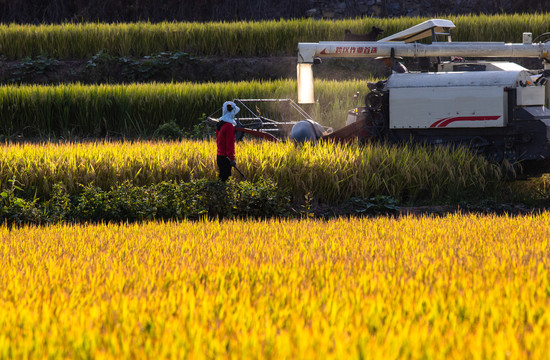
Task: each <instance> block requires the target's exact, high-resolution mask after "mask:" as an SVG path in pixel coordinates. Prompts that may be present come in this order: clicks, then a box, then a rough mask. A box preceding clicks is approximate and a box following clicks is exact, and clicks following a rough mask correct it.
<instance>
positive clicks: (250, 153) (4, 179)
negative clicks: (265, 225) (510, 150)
mask: <svg viewBox="0 0 550 360" xmlns="http://www.w3.org/2000/svg"><path fill="white" fill-rule="evenodd" d="M215 146H216V145H215V142H214V141H182V142H150V141H143V142H90V143H43V144H12V145H9V144H3V145H0V148H1V151H0V183H1V188H4V189H5V188H8V187H9V186H10V180H13V179H15V180H16V181H17V182H18V184H20V186H21V187H22V188H24V189H26V190H29V191H33V192H36V194H37V195H38V196H39V197H41V198H47V197H48V196H49V194H50V192H51V186H52V185H53V184H56V183H62V184H63V185H64V186H65V188H67V189H68V191H69V192H70V193H71V194H77V193H78V192H79V191H80V190H81V189H82V186H85V185H88V184H94V185H95V186H99V187H101V188H103V189H109V188H110V187H112V186H114V185H116V184H117V183H121V182H124V181H130V182H132V183H133V184H135V185H139V186H142V185H149V184H153V183H158V182H161V181H169V180H173V181H188V180H190V179H203V178H206V179H212V180H213V179H215V178H216V177H217V167H216V160H215ZM434 150H435V149H434V148H430V147H420V146H416V147H414V148H412V147H409V146H393V145H392V146H390V145H381V144H368V145H365V146H364V145H361V144H358V143H354V144H347V145H339V144H336V143H333V142H321V143H318V144H317V145H315V146H312V145H311V144H308V143H306V144H304V145H301V146H296V145H294V144H293V143H276V144H274V143H266V142H259V141H256V140H247V141H244V142H242V143H238V145H237V149H236V153H237V161H238V164H239V168H240V169H241V171H242V172H243V173H244V175H245V178H246V179H247V180H249V181H257V180H259V179H261V178H268V179H272V180H273V181H275V182H276V183H277V184H278V185H279V186H281V187H283V188H285V189H289V190H290V191H291V192H292V195H293V197H294V199H296V200H297V201H299V200H300V199H303V197H304V195H306V194H308V193H310V194H311V195H312V196H313V197H314V199H316V200H318V201H321V202H326V203H338V202H342V201H345V200H347V199H349V198H351V197H363V198H368V197H371V196H374V195H386V196H391V197H393V198H395V199H396V200H399V201H403V202H414V201H422V200H440V201H444V200H452V201H458V200H460V199H463V198H469V199H470V198H476V197H488V196H496V195H497V194H498V192H499V191H500V189H501V187H500V186H501V183H500V170H499V169H498V168H497V167H495V166H493V165H491V164H489V163H488V162H487V161H486V160H485V159H483V158H481V157H478V156H476V155H474V154H472V153H470V152H468V151H467V150H465V149H462V148H458V149H449V148H441V149H437V151H434ZM443 190H444V192H443V193H442V192H441V191H443Z"/></svg>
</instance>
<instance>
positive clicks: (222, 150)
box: [216, 122, 235, 160]
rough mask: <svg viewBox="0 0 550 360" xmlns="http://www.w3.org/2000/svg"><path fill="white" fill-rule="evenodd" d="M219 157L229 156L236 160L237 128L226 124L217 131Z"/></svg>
mask: <svg viewBox="0 0 550 360" xmlns="http://www.w3.org/2000/svg"><path fill="white" fill-rule="evenodd" d="M216 142H217V144H218V155H221V156H227V157H228V158H229V159H231V160H235V127H234V126H233V125H231V124H230V123H228V122H226V123H225V124H223V125H222V127H221V128H220V130H219V131H216Z"/></svg>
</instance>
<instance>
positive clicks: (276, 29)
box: [0, 14, 550, 59]
mask: <svg viewBox="0 0 550 360" xmlns="http://www.w3.org/2000/svg"><path fill="white" fill-rule="evenodd" d="M446 18H448V19H450V20H452V21H453V22H454V23H455V25H456V26H457V29H456V30H454V31H453V38H454V40H455V41H505V42H520V41H521V39H522V38H521V36H522V33H523V32H525V31H529V32H532V33H533V35H534V36H537V35H540V34H542V33H544V32H547V31H549V30H550V28H549V25H548V15H547V14H521V15H518V14H516V15H491V16H487V15H468V16H447V17H446ZM424 20H427V19H426V18H420V17H405V18H392V19H388V18H386V19H378V18H368V17H365V18H362V19H354V20H338V21H334V20H312V19H307V20H304V19H302V20H280V21H262V22H233V23H160V24H150V23H123V24H95V23H86V24H61V25H38V26H36V25H16V24H2V25H0V32H1V33H2V37H1V38H0V48H1V49H2V54H3V55H5V56H6V57H7V58H8V59H18V58H19V59H20V58H23V57H25V56H37V55H44V54H47V55H50V56H53V57H57V58H86V57H90V56H92V55H94V54H96V53H97V52H98V51H100V50H104V51H106V52H108V53H110V54H112V55H116V56H143V55H151V54H154V53H159V52H162V51H180V50H183V51H187V52H189V53H191V54H192V55H194V56H198V55H203V56H212V55H218V56H280V55H287V56H292V55H295V54H296V44H297V43H298V42H308V41H309V42H311V41H314V42H316V41H321V40H342V39H343V36H344V30H345V29H351V30H352V31H354V32H359V33H361V32H362V33H365V32H368V31H369V30H370V28H371V27H372V26H373V25H375V26H378V27H380V28H382V29H385V34H388V35H390V34H393V33H396V32H398V31H401V30H404V29H406V28H408V27H411V26H413V25H416V24H418V23H420V22H422V21H424Z"/></svg>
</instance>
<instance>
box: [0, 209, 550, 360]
mask: <svg viewBox="0 0 550 360" xmlns="http://www.w3.org/2000/svg"><path fill="white" fill-rule="evenodd" d="M549 238H550V215H549V214H548V213H543V214H542V215H540V216H523V217H516V218H510V217H496V216H489V217H477V216H448V217H444V218H430V217H421V218H410V217H404V218H400V219H388V218H378V219H371V220H367V219H355V220H335V221H329V222H323V221H311V220H310V221H248V222H241V221H234V222H233V221H231V222H182V223H146V224H142V225H111V226H106V225H95V226H77V225H58V226H51V227H22V228H16V229H12V230H8V229H6V228H5V227H2V228H0V268H1V269H2V271H1V272H0V304H1V305H2V306H0V357H2V358H74V359H80V358H108V359H109V358H117V359H119V358H179V359H181V358H195V359H200V358H214V357H222V358H246V359H248V358H273V359H282V358H288V359H298V358H303V359H311V358H323V359H325V358H338V359H349V358H376V359H397V358H413V359H417V358H449V359H452V358H456V359H459V358H460V359H463V358H476V359H494V358H497V359H503V358H513V359H518V358H533V359H543V358H546V357H547V354H548V352H549V351H550V348H549V344H550V329H549V326H550V312H549V309H550V308H549V305H548V304H549V302H548V301H549V299H550V274H549V272H548V262H549V261H550V259H549V252H548V247H549V245H550V244H548V239H549Z"/></svg>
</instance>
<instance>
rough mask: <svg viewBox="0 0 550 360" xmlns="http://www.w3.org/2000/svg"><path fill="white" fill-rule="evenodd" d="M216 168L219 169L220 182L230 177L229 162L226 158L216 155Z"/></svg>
mask: <svg viewBox="0 0 550 360" xmlns="http://www.w3.org/2000/svg"><path fill="white" fill-rule="evenodd" d="M218 168H219V169H220V180H221V181H226V180H227V179H228V178H229V177H230V176H231V160H229V158H227V156H221V155H218Z"/></svg>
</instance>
